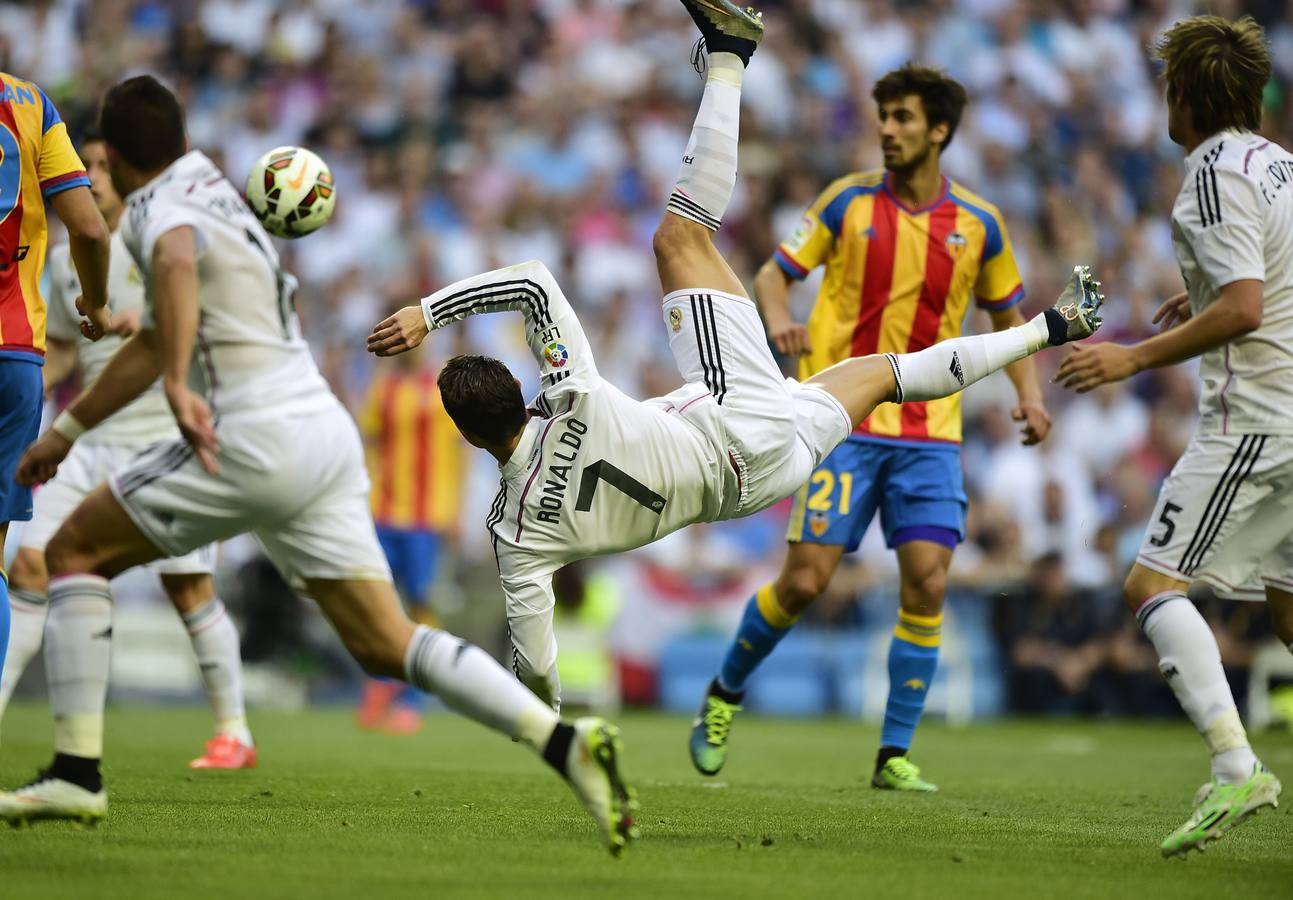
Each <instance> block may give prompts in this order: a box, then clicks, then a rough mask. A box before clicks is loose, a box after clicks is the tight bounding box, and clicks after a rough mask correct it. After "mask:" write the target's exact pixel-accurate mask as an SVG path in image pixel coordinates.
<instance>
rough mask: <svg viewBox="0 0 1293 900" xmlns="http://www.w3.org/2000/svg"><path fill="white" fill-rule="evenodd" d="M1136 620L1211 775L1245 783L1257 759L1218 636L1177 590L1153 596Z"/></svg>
mask: <svg viewBox="0 0 1293 900" xmlns="http://www.w3.org/2000/svg"><path fill="white" fill-rule="evenodd" d="M1136 619H1137V620H1138V621H1139V622H1140V627H1141V628H1142V629H1143V630H1144V632H1145V636H1146V637H1148V638H1149V640H1150V643H1152V644H1153V645H1154V649H1155V650H1156V651H1158V670H1159V671H1160V672H1162V673H1163V677H1164V678H1165V679H1167V683H1168V684H1169V685H1171V687H1172V692H1173V693H1174V694H1176V699H1177V701H1179V702H1180V704H1181V708H1182V709H1184V710H1185V714H1186V715H1187V716H1189V717H1190V721H1191V722H1193V723H1194V727H1195V728H1196V729H1197V730H1198V732H1199V734H1200V735H1202V736H1203V740H1204V743H1206V744H1207V745H1208V749H1209V750H1211V751H1212V774H1213V777H1215V778H1216V779H1217V781H1219V782H1221V783H1222V784H1235V783H1239V782H1243V781H1247V780H1248V778H1249V777H1250V776H1251V775H1252V774H1253V766H1254V765H1255V764H1256V763H1257V757H1256V755H1254V754H1253V751H1252V748H1251V747H1249V745H1248V735H1247V734H1246V733H1245V731H1244V726H1243V725H1242V724H1241V723H1240V721H1239V712H1238V710H1237V709H1236V708H1235V700H1234V697H1233V696H1232V695H1231V693H1230V685H1229V683H1227V681H1226V673H1225V670H1224V669H1222V667H1221V651H1220V650H1218V649H1217V638H1216V636H1215V635H1214V634H1213V633H1212V629H1211V628H1209V627H1208V623H1207V622H1206V621H1204V618H1203V616H1202V615H1200V614H1199V611H1198V610H1197V609H1195V607H1194V604H1193V603H1191V602H1190V601H1189V599H1188V598H1187V597H1186V596H1185V594H1183V593H1181V592H1180V591H1165V592H1163V593H1161V594H1155V595H1154V596H1152V597H1150V598H1149V599H1147V600H1146V601H1145V602H1144V603H1142V604H1141V606H1140V609H1138V610H1136Z"/></svg>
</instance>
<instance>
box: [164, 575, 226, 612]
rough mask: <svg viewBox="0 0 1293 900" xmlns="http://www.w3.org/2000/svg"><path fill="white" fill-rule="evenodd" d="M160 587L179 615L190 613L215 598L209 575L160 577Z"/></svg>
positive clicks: (213, 586)
mask: <svg viewBox="0 0 1293 900" xmlns="http://www.w3.org/2000/svg"><path fill="white" fill-rule="evenodd" d="M162 587H163V588H164V589H165V591H166V596H168V597H170V598H171V604H172V605H173V606H174V607H175V608H176V609H177V610H178V611H179V612H180V613H181V614H182V613H187V612H192V611H193V610H195V609H197V608H198V607H199V606H201V605H202V604H204V603H206V602H207V601H209V600H211V599H212V598H213V597H215V582H213V581H212V579H211V576H210V575H200V574H193V575H162Z"/></svg>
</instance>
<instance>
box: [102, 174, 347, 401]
mask: <svg viewBox="0 0 1293 900" xmlns="http://www.w3.org/2000/svg"><path fill="white" fill-rule="evenodd" d="M126 204H127V212H126V216H125V220H124V223H123V225H122V228H121V232H122V237H123V238H124V240H125V244H126V247H127V248H128V249H129V250H130V254H131V256H133V257H134V259H135V262H136V264H137V265H138V266H139V268H140V271H141V272H142V273H143V276H144V282H145V284H146V285H147V295H146V300H145V313H144V326H145V327H148V328H151V327H154V320H153V309H154V303H155V298H154V296H153V287H152V277H151V276H152V273H151V271H150V270H151V266H152V259H153V249H154V248H155V247H156V245H157V241H158V239H159V238H160V237H161V236H162V235H164V234H166V233H167V232H169V231H172V230H174V229H176V228H181V227H184V226H188V227H191V228H192V229H193V230H194V232H195V233H196V236H197V246H198V275H199V278H200V287H199V290H198V306H199V308H200V310H201V320H200V323H199V325H198V333H197V340H196V342H195V345H194V349H193V360H192V364H191V366H190V368H189V384H190V387H192V389H193V390H195V391H197V392H198V393H200V394H201V395H202V396H203V397H204V398H205V399H206V400H207V402H208V403H209V404H210V406H211V409H212V412H213V413H214V414H215V415H216V416H217V417H219V419H221V420H229V419H237V420H239V421H248V420H253V419H258V418H279V417H283V416H299V415H305V414H309V413H311V412H315V411H318V410H321V409H327V408H332V407H335V406H336V405H337V404H338V402H339V401H338V400H337V399H336V398H335V397H334V396H333V395H332V392H331V390H329V388H328V385H327V382H326V381H324V379H323V376H322V375H320V374H319V370H318V367H317V366H316V365H315V364H314V359H313V357H311V355H310V350H309V347H308V346H307V345H306V343H305V340H304V339H303V338H302V337H301V328H300V324H299V323H298V321H297V318H296V311H295V309H294V307H293V305H292V294H293V291H294V288H295V285H296V281H295V279H294V278H293V277H292V276H291V275H288V274H287V273H286V272H284V271H283V270H282V268H281V267H280V265H279V259H278V251H277V250H275V249H274V245H273V244H272V243H271V241H270V239H269V236H268V235H267V234H266V233H265V231H264V229H263V228H261V225H260V222H258V221H257V220H256V217H255V216H254V215H252V213H251V210H249V209H248V208H247V205H246V204H245V203H244V202H243V199H242V196H241V195H240V194H239V193H238V191H237V190H236V189H235V188H234V187H233V185H231V184H230V183H229V181H228V179H226V178H225V177H224V175H223V174H221V172H220V170H219V169H217V168H216V167H215V165H214V164H213V163H212V162H211V160H209V159H208V158H207V157H206V156H205V155H204V154H203V153H201V152H200V151H197V150H192V151H190V152H189V153H187V154H185V155H184V156H182V157H180V158H179V159H177V160H176V161H175V162H174V163H172V164H171V165H170V166H169V167H168V168H167V169H166V170H165V171H164V172H162V174H160V175H159V176H157V177H156V178H155V179H153V180H152V181H150V182H149V183H148V184H147V185H145V186H144V187H142V188H140V189H139V190H137V191H135V192H133V193H132V194H131V195H130V196H129V197H127V198H126Z"/></svg>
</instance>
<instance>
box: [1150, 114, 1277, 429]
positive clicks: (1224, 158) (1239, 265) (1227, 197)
mask: <svg viewBox="0 0 1293 900" xmlns="http://www.w3.org/2000/svg"><path fill="white" fill-rule="evenodd" d="M1185 168H1186V178H1185V183H1184V184H1183V185H1182V186H1181V192H1180V194H1179V195H1178V196H1177V198H1176V205H1175V206H1174V207H1173V209H1172V240H1173V243H1174V245H1175V248H1176V258H1177V261H1178V262H1179V263H1180V266H1181V274H1182V275H1183V276H1184V278H1185V284H1186V288H1187V290H1188V291H1189V295H1190V308H1191V309H1192V310H1193V311H1194V313H1195V314H1196V315H1197V314H1198V313H1200V312H1202V311H1203V310H1204V309H1206V308H1207V307H1208V305H1210V304H1211V303H1213V302H1214V301H1215V300H1216V299H1217V298H1218V297H1219V296H1220V292H1221V289H1222V288H1223V287H1225V286H1226V285H1228V284H1231V283H1232V282H1235V281H1243V280H1247V279H1255V280H1257V281H1261V282H1263V285H1264V286H1263V289H1262V295H1263V297H1262V324H1261V326H1260V327H1259V328H1257V329H1256V330H1255V331H1252V332H1250V333H1248V334H1245V335H1243V336H1242V337H1239V338H1237V339H1235V340H1233V341H1231V342H1230V343H1228V344H1226V345H1225V346H1224V347H1220V348H1218V349H1216V350H1211V351H1209V352H1207V353H1205V354H1204V355H1203V357H1202V362H1201V366H1200V371H1201V374H1202V376H1203V391H1202V396H1201V397H1200V401H1199V431H1200V433H1203V434H1293V156H1291V155H1290V154H1289V152H1288V151H1287V150H1285V149H1284V148H1283V147H1281V146H1279V145H1278V144H1274V143H1272V142H1270V141H1268V140H1266V139H1265V138H1263V137H1261V136H1260V135H1256V134H1253V133H1252V132H1249V131H1242V130H1236V129H1231V130H1227V131H1223V132H1221V133H1219V134H1216V135H1214V136H1212V137H1211V138H1209V139H1208V140H1206V141H1204V142H1203V143H1202V144H1200V145H1199V146H1198V147H1197V148H1195V150H1194V152H1193V153H1191V154H1190V155H1189V156H1188V157H1187V158H1186V161H1185Z"/></svg>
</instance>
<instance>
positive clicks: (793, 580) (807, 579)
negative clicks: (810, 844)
mask: <svg viewBox="0 0 1293 900" xmlns="http://www.w3.org/2000/svg"><path fill="white" fill-rule="evenodd" d="M829 582H830V574H829V573H823V572H822V571H821V570H820V569H819V568H818V567H817V566H812V565H804V566H793V567H791V568H789V569H787V570H786V571H785V572H783V573H782V575H781V578H780V579H779V580H778V582H777V601H778V602H779V603H780V604H781V607H782V609H784V610H785V611H786V612H787V613H789V614H790V615H792V616H797V615H799V614H800V613H801V612H803V611H804V610H806V609H807V608H808V607H810V606H812V604H813V601H814V600H816V599H817V598H818V596H820V595H821V593H822V591H824V590H826V585H827V584H828V583H829Z"/></svg>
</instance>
